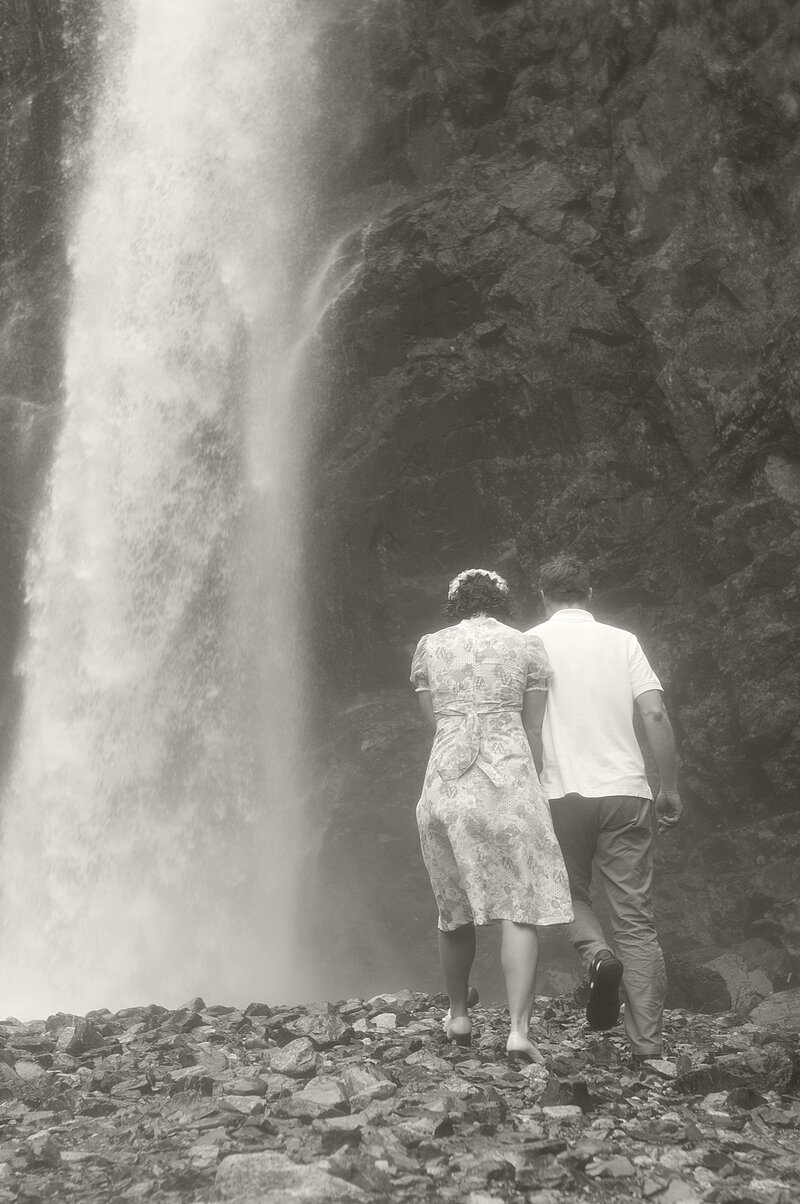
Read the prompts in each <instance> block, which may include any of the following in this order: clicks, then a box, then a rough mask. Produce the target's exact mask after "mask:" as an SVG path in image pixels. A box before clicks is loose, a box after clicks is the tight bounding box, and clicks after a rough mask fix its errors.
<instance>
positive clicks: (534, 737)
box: [522, 690, 547, 774]
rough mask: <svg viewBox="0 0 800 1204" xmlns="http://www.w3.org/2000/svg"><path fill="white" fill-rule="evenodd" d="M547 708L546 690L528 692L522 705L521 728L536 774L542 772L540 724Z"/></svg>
mask: <svg viewBox="0 0 800 1204" xmlns="http://www.w3.org/2000/svg"><path fill="white" fill-rule="evenodd" d="M546 706H547V691H546V690H528V691H527V693H526V694H525V698H524V700H523V703H522V726H523V727H524V728H525V735H526V736H527V737H528V743H529V744H530V746H531V752H532V753H533V763H534V765H535V766H536V772H537V773H538V774H541V772H542V724H543V723H544V712H545V707H546Z"/></svg>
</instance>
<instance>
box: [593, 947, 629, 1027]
mask: <svg viewBox="0 0 800 1204" xmlns="http://www.w3.org/2000/svg"><path fill="white" fill-rule="evenodd" d="M621 982H622V962H621V961H620V960H619V958H618V957H614V954H613V953H612V952H611V950H610V949H601V950H600V952H599V953H596V954H595V955H594V957H593V959H592V964H591V966H590V967H589V1002H588V1003H587V1004H586V1023H587V1024H588V1025H589V1028H591V1029H594V1031H595V1032H596V1033H601V1032H603V1031H604V1030H605V1029H607V1028H613V1027H614V1025H615V1024H616V1023H617V1020H618V1019H619V984H620V983H621Z"/></svg>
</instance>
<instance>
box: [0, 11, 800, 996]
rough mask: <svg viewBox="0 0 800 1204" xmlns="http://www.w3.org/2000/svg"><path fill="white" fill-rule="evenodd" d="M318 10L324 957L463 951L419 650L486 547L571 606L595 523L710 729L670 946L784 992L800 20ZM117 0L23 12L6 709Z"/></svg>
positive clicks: (606, 614)
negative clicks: (445, 917) (567, 578)
mask: <svg viewBox="0 0 800 1204" xmlns="http://www.w3.org/2000/svg"><path fill="white" fill-rule="evenodd" d="M319 7H320V13H321V16H322V18H323V20H324V25H323V28H322V32H321V34H320V39H319V43H318V51H319V58H320V75H319V78H320V87H321V90H322V105H321V121H320V131H319V145H318V148H317V154H316V161H315V170H316V171H317V172H318V178H319V180H320V184H321V187H322V189H323V191H324V194H325V197H326V199H327V202H328V208H329V232H330V233H332V234H333V233H340V232H341V231H343V230H346V229H348V228H352V230H353V236H352V239H351V243H350V245H349V249H348V253H349V254H350V257H351V259H352V262H353V264H355V265H357V267H358V270H357V273H356V276H355V280H354V283H353V284H352V285H351V287H350V288H349V289H348V291H347V292H346V293H345V294H344V295H343V296H342V297H341V298H340V300H339V302H338V303H337V305H336V306H335V307H334V308H333V310H332V311H331V312H330V314H329V316H328V320H327V322H326V325H325V328H324V329H323V331H322V332H321V353H320V365H319V381H320V382H321V393H322V395H323V397H322V401H323V405H322V409H321V413H320V415H319V422H318V426H317V438H316V443H315V447H314V450H313V454H314V457H315V467H314V473H313V475H312V481H313V485H312V486H311V488H312V495H311V504H312V512H313V519H314V521H313V526H312V531H311V539H310V544H309V562H310V566H311V572H312V575H313V580H312V585H311V588H312V591H313V592H314V594H315V596H316V598H317V602H318V605H317V622H316V629H315V632H314V653H315V656H316V660H317V663H318V665H319V667H320V672H321V675H322V679H323V680H322V686H321V689H320V694H319V698H318V700H317V705H318V730H319V734H320V740H319V748H320V749H321V753H320V757H319V766H320V768H319V783H320V785H319V800H320V802H319V806H320V811H321V815H322V817H323V822H326V823H327V830H326V836H325V839H324V841H323V855H322V859H321V866H320V868H319V874H318V878H319V884H320V889H319V893H318V895H317V896H316V899H315V901H314V917H315V920H316V921H317V922H319V913H320V910H324V913H325V915H326V916H327V917H329V918H330V920H329V921H328V920H325V921H323V922H321V923H320V929H321V931H322V933H323V936H324V938H325V941H326V944H327V949H328V951H329V955H330V956H329V958H327V959H326V958H325V957H322V958H321V967H322V968H323V969H326V966H327V962H330V963H331V964H336V963H342V964H343V969H342V971H341V973H342V979H343V984H342V990H343V992H344V991H347V990H354V989H364V987H365V985H366V984H368V983H369V982H373V983H374V986H375V989H379V988H383V987H385V986H386V982H387V974H391V975H392V976H393V977H394V978H395V979H396V980H397V981H399V980H400V979H401V978H405V979H406V980H407V981H417V982H420V983H421V980H424V979H428V980H429V979H431V978H432V976H434V975H435V973H436V971H435V967H434V965H433V954H434V951H433V949H432V947H431V939H430V938H431V935H432V932H431V929H432V926H433V905H432V901H431V897H430V892H429V887H428V884H427V879H426V877H425V874H424V870H423V869H422V866H421V862H420V859H419V854H418V847H417V839H416V830H415V826H414V817H413V804H414V802H415V800H416V797H417V795H418V791H419V788H420V785H421V781H422V772H423V767H424V762H425V758H426V756H427V742H426V739H425V736H424V734H423V732H422V728H421V725H420V723H419V721H418V719H417V715H416V710H415V702H414V698H413V695H412V694H411V691H410V689H409V688H408V686H407V683H406V678H407V673H408V665H409V661H410V656H411V652H412V650H413V647H414V644H415V642H416V640H417V638H418V637H419V635H420V634H421V633H422V632H424V631H427V630H431V629H432V628H434V627H436V626H438V625H441V623H442V620H441V618H440V605H441V601H442V597H443V591H444V587H445V584H446V582H447V580H448V578H449V576H451V575H452V574H453V573H454V572H456V571H458V570H459V569H461V568H463V567H465V566H466V565H468V564H476V563H477V564H480V563H485V564H487V565H489V566H497V567H498V568H500V569H501V570H502V571H503V572H505V573H506V575H507V576H509V578H510V579H511V581H512V583H513V585H514V586H515V587H516V592H517V596H518V599H519V603H520V616H519V617H520V622H521V623H524V624H526V625H527V624H528V623H531V622H533V621H535V620H538V619H539V618H540V617H541V615H540V613H539V611H538V610H537V605H536V596H535V589H534V582H535V576H536V571H537V566H538V565H539V564H540V563H541V561H542V559H544V558H545V557H546V556H548V555H550V554H552V553H553V552H555V551H557V550H560V549H562V548H568V549H570V550H573V551H575V552H577V553H578V554H580V555H582V556H583V557H584V558H586V559H587V560H588V562H589V563H590V565H591V567H592V570H593V573H594V580H595V591H596V598H597V605H596V607H595V613H596V614H597V616H598V618H602V619H606V620H609V621H612V622H615V623H618V624H620V625H623V626H627V627H629V628H631V629H632V630H634V631H636V632H637V634H638V635H639V636H640V638H641V640H642V642H643V644H644V646H645V648H646V650H647V652H648V654H649V656H650V659H651V661H652V663H653V665H654V667H655V668H656V670H657V672H658V673H659V675H660V676H661V678H662V680H663V682H664V684H665V688H666V692H667V700H668V704H669V708H670V712H671V714H672V716H673V720H674V723H675V726H676V730H677V732H678V736H679V739H680V742H681V751H682V756H683V759H684V765H685V772H684V786H685V796H686V801H687V804H688V807H689V818H688V820H687V822H686V824H685V826H684V828H683V831H682V832H680V833H678V834H676V835H675V836H674V837H672V838H670V841H669V842H666V841H665V842H663V845H662V848H661V851H660V853H659V861H660V870H659V915H660V922H661V928H662V931H663V933H664V937H665V943H666V944H667V946H668V947H669V948H672V949H673V950H675V951H676V952H680V953H681V954H682V955H686V956H688V957H691V958H693V959H695V960H706V961H711V960H713V959H715V958H717V957H718V956H719V954H720V953H721V951H722V950H733V951H734V952H735V953H737V955H738V956H741V957H742V958H743V959H744V961H745V962H748V964H749V963H752V962H757V963H758V964H759V965H760V966H761V967H762V968H764V969H765V971H766V973H767V974H768V975H770V977H771V981H772V983H773V985H774V986H781V985H785V983H786V980H787V976H788V974H789V973H790V971H791V969H792V967H795V968H796V967H797V965H798V957H800V952H798V950H800V938H799V937H798V931H800V925H799V924H798V919H797V903H796V900H797V897H798V892H799V889H800V884H799V883H798V870H797V868H796V866H797V857H796V855H795V850H796V848H797V845H798V843H800V819H799V818H798V812H797V810H796V806H797V782H798V778H799V777H800V774H799V773H798V768H799V764H800V734H798V733H800V728H798V720H799V719H800V689H798V685H799V684H800V683H799V682H798V677H799V676H800V666H799V664H798V640H799V639H800V637H799V636H798V635H797V631H798V624H797V611H798V567H797V566H798V533H797V522H798V516H800V441H799V440H798V426H799V425H800V402H799V401H798V397H800V388H799V387H798V386H799V385H800V372H799V371H798V364H800V354H798V341H799V339H800V336H798V333H797V319H796V315H797V311H798V301H800V276H799V275H798V263H800V236H799V235H798V222H797V209H798V204H800V199H799V198H800V155H799V154H798V151H797V135H798V129H800V99H799V97H800V51H798V45H800V13H798V11H797V10H796V9H795V8H794V6H793V5H792V4H791V3H790V2H789V0H786V2H785V3H782V2H779V0H733V2H729V3H725V4H722V3H717V2H716V0H694V2H692V0H646V2H640V3H636V4H634V3H628V2H623V0H526V2H521V0H520V2H518V3H514V2H512V3H505V2H503V0H494V2H491V3H490V2H488V0H484V2H481V0H438V2H437V3H431V2H430V0H403V3H402V4H401V3H397V0H369V2H367V0H340V2H339V3H337V4H336V5H328V4H323V3H321V0H320V5H319ZM93 12H94V6H93V5H88V6H87V5H78V3H77V0H60V2H59V0H23V2H21V3H18V4H16V5H13V6H10V8H9V11H8V13H6V12H4V13H3V18H2V19H3V22H4V25H3V28H2V37H0V46H2V52H3V54H4V82H6V84H7V85H8V86H7V87H6V88H5V89H4V91H3V92H2V106H3V108H2V117H1V118H0V122H1V124H0V129H1V132H2V139H3V183H4V191H3V194H2V199H1V200H0V221H1V223H2V224H1V225H0V230H1V231H2V247H0V254H1V255H2V263H3V276H2V281H1V282H0V340H1V342H2V352H3V356H2V364H0V421H2V434H1V435H0V471H2V483H1V484H0V490H2V493H1V494H0V504H1V505H2V513H1V514H0V524H1V525H0V554H1V555H2V563H3V566H4V573H3V576H2V580H0V605H2V634H3V646H2V650H1V651H0V671H2V672H3V680H4V692H3V698H4V700H5V701H4V706H5V713H6V716H9V715H10V714H11V711H12V707H11V704H10V701H9V700H10V699H11V689H10V686H9V685H8V682H9V680H10V665H11V659H12V656H13V650H14V641H15V638H16V633H17V631H18V628H19V623H20V617H21V590H20V579H21V567H22V560H23V556H24V549H25V546H26V543H27V537H28V527H29V515H30V508H31V506H32V504H33V502H34V501H35V498H36V489H35V482H36V478H37V475H38V474H39V473H40V472H41V467H42V464H43V462H44V461H45V460H46V457H47V451H48V449H49V446H50V441H51V431H52V430H53V427H54V422H53V418H54V416H55V414H56V407H55V406H54V402H56V401H57V399H58V393H59V382H60V375H61V351H60V343H61V327H62V321H63V311H64V298H65V293H66V279H67V278H66V262H65V260H66V257H65V247H66V241H67V236H68V230H69V198H70V188H71V185H72V182H73V181H74V180H76V179H78V178H79V177H80V176H81V174H82V169H83V167H84V166H85V163H83V162H82V160H81V153H82V152H81V150H80V148H81V147H82V146H85V138H83V139H82V138H81V130H82V129H84V128H85V122H86V118H87V115H88V113H89V110H90V101H91V86H90V85H91V75H92V69H93V64H94V62H95V57H96V56H95V51H94V39H95V28H94V23H93V18H92V15H91V14H92V13H93ZM78 15H80V20H78ZM72 128H74V129H75V131H76V136H75V137H74V139H71V140H70V139H66V142H67V143H68V146H69V154H65V137H66V131H67V130H68V129H72ZM0 718H2V716H0ZM8 726H9V724H8V723H6V728H8ZM323 904H324V907H323ZM348 922H350V924H351V927H352V931H350V932H348V931H347V929H348ZM342 933H346V935H343V936H342V935H340V934H342ZM387 934H388V935H387ZM389 940H390V941H391V943H390V944H387V943H386V942H387V941H389ZM550 944H552V947H553V950H555V948H556V942H555V940H553V941H552V942H549V945H548V947H549V946H550ZM559 947H560V946H559ZM353 961H355V962H357V963H358V975H359V978H358V981H357V982H356V983H355V984H354V985H353V986H350V984H349V982H348V979H350V978H351V977H352V970H351V965H352V962H353ZM768 963H769V964H768ZM326 973H328V974H329V978H328V981H329V982H331V983H332V982H333V979H332V977H331V974H332V972H331V971H328V970H327V969H326ZM544 985H545V986H546V985H547V984H544ZM557 985H559V986H561V985H563V984H561V983H559V984H557ZM333 989H334V985H331V986H330V988H329V989H326V992H325V993H326V994H330V993H331V991H333Z"/></svg>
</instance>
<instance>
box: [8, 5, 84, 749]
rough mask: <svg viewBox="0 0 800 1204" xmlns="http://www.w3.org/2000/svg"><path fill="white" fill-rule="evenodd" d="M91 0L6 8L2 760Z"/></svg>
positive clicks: (50, 374) (51, 371)
mask: <svg viewBox="0 0 800 1204" xmlns="http://www.w3.org/2000/svg"><path fill="white" fill-rule="evenodd" d="M96 39H97V6H96V4H95V0H88V2H87V3H83V2H82V0H7V2H6V3H4V4H3V5H2V8H1V10H0V566H2V571H1V572H0V680H1V681H2V690H1V691H0V760H2V761H5V759H6V757H5V752H6V750H7V744H8V741H9V739H10V737H11V732H12V729H13V721H14V714H15V707H16V700H17V699H16V690H15V687H14V681H13V677H12V666H13V662H14V658H15V656H16V652H17V647H18V641H19V637H20V630H21V625H22V622H23V584H22V576H23V568H24V560H25V553H26V549H27V546H28V541H29V538H30V530H31V521H32V517H33V513H34V511H35V508H36V505H37V503H38V500H39V495H40V487H41V482H42V477H43V474H44V472H45V471H46V467H47V462H48V459H49V453H50V449H51V447H52V442H53V437H54V434H55V432H56V429H57V425H58V413H59V405H58V403H59V400H60V395H61V377H62V355H63V327H64V321H65V316H66V303H67V292H68V275H67V244H68V238H69V229H70V224H71V219H72V202H73V199H74V196H75V192H76V189H77V186H78V183H79V181H80V179H81V178H82V174H83V171H84V170H85V158H86V132H87V126H88V122H89V120H90V113H91V107H92V93H93V81H94V76H95V72H96V66H97V54H96Z"/></svg>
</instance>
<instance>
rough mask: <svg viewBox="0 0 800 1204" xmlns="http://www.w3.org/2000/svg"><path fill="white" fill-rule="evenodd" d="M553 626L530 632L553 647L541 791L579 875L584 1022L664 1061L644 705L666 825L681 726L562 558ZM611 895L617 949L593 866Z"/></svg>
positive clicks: (582, 578)
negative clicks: (637, 723)
mask: <svg viewBox="0 0 800 1204" xmlns="http://www.w3.org/2000/svg"><path fill="white" fill-rule="evenodd" d="M539 586H540V589H541V591H542V597H543V599H544V605H545V610H546V612H547V622H546V623H541V624H539V626H537V627H534V628H532V630H533V632H534V633H535V634H536V635H538V636H539V637H540V638H541V640H542V642H543V643H544V646H545V648H546V649H547V654H548V657H549V658H550V663H551V665H552V667H553V676H552V678H551V680H550V683H549V690H548V696H547V710H546V713H545V719H544V727H543V730H542V742H543V752H544V769H543V772H542V785H543V786H544V789H545V791H546V793H547V796H548V798H549V799H550V808H551V811H552V815H553V826H554V828H555V831H556V835H557V837H558V841H559V844H560V845H561V851H562V853H563V855H564V861H565V863H566V867H567V873H568V874H569V880H570V888H571V891H572V906H573V911H574V913H575V919H574V921H573V922H572V923H571V924H570V925H568V933H569V938H570V940H571V942H572V944H573V945H574V947H575V948H576V949H577V951H578V953H579V954H580V955H581V957H582V958H583V962H584V965H585V966H586V968H587V970H588V973H589V1001H588V1004H587V1007H586V1019H587V1021H588V1023H589V1026H590V1027H591V1028H593V1029H596V1030H603V1029H608V1028H611V1027H612V1026H613V1025H614V1024H615V1023H616V1021H617V1019H618V1017H619V984H620V981H622V983H623V988H624V993H625V999H626V1006H625V1029H626V1032H627V1035H628V1039H629V1041H630V1043H631V1051H632V1054H633V1058H634V1060H635V1061H643V1060H644V1059H645V1058H652V1057H660V1056H661V1025H662V1014H663V1009H664V993H665V990H666V975H665V972H664V956H663V954H662V952H661V948H660V946H659V943H658V938H657V936H656V931H655V926H654V923H653V907H652V902H651V885H652V877H653V857H652V842H653V795H652V792H651V790H650V787H649V786H648V783H647V777H646V775H645V769H644V760H643V758H642V753H641V749H640V748H639V744H638V741H637V739H636V735H635V732H634V727H633V715H634V708H636V709H638V711H639V714H640V715H641V717H642V721H643V726H644V731H645V733H646V736H647V739H648V742H649V744H650V747H651V749H652V751H653V757H654V760H655V762H656V766H657V768H658V772H659V775H660V778H661V785H660V790H659V792H658V796H657V799H656V803H655V810H656V815H657V817H658V827H659V830H660V831H665V830H667V829H668V828H670V827H672V826H673V825H674V824H676V823H677V821H678V818H679V817H680V813H681V800H680V795H679V793H678V785H677V758H676V755H675V741H674V738H673V734H672V726H671V724H670V721H669V717H668V715H667V713H666V711H665V709H664V703H663V698H662V693H661V683H660V681H659V680H658V678H657V677H656V675H655V673H654V672H653V670H652V669H651V668H650V665H649V664H648V662H647V658H646V657H645V655H644V653H643V652H642V649H641V647H640V646H639V641H638V640H637V639H636V636H634V635H632V634H631V632H629V631H622V630H621V629H620V628H618V627H610V626H609V625H608V624H606V623H598V622H596V621H595V619H594V618H593V617H592V615H591V614H590V613H589V611H588V609H587V607H588V605H589V601H590V599H591V596H592V591H591V587H590V582H589V574H588V571H587V569H586V567H585V566H584V565H583V564H582V563H581V562H580V561H579V560H576V559H575V558H574V557H571V556H559V557H556V559H554V560H551V561H549V562H548V563H547V564H545V565H544V566H543V568H542V570H541V574H540V578H539ZM593 865H594V866H595V868H596V869H597V871H598V873H599V875H600V877H601V878H602V881H603V885H604V887H605V891H606V895H607V897H608V902H609V908H610V912H611V922H612V925H613V929H614V941H615V945H616V949H617V953H618V954H619V957H617V956H615V954H614V953H613V952H612V950H611V949H610V947H609V943H608V940H607V939H606V936H605V934H604V932H603V929H602V926H601V924H600V922H599V921H598V919H597V917H596V915H595V912H594V909H593V907H592V899H591V881H592V866H593Z"/></svg>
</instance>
